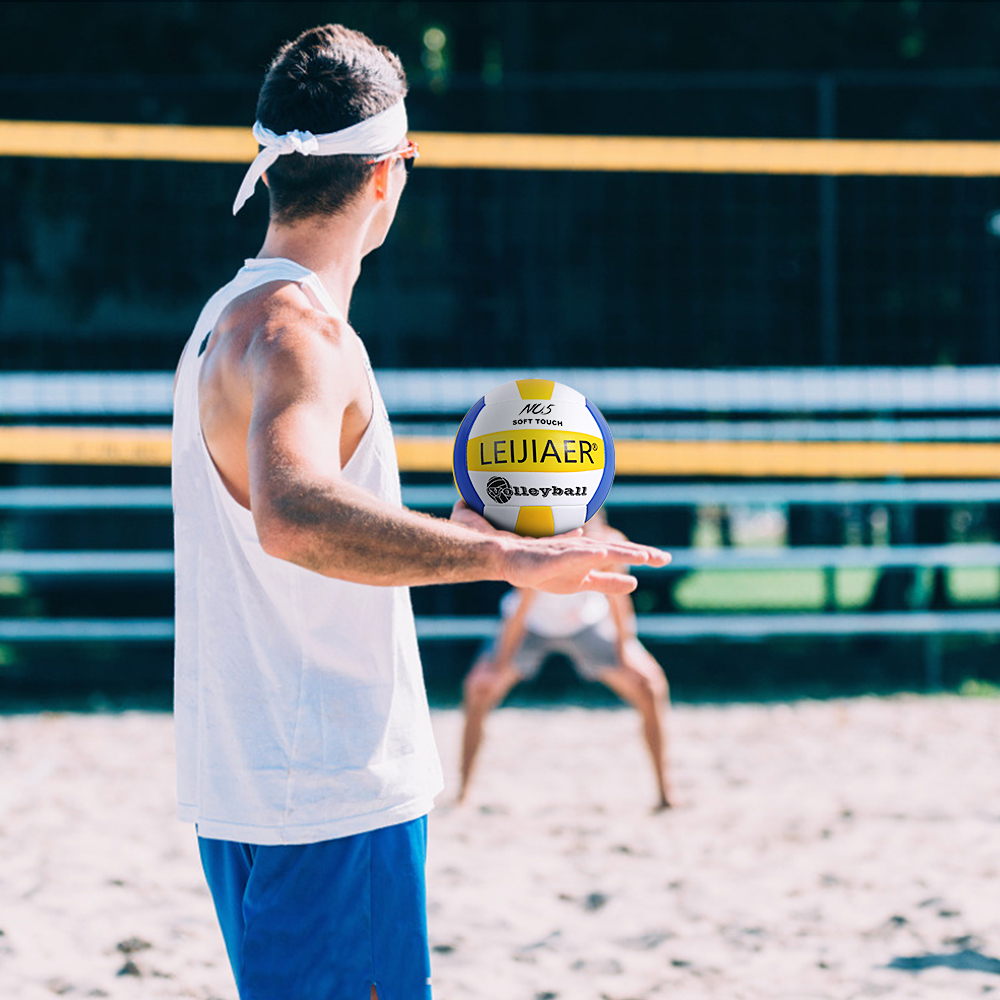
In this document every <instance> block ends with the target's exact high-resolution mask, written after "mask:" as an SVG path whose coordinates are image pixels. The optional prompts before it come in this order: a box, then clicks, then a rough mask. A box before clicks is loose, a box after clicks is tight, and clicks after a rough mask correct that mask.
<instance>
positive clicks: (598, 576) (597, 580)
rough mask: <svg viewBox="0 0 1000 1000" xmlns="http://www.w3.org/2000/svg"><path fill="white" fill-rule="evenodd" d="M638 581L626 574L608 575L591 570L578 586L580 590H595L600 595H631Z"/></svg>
mask: <svg viewBox="0 0 1000 1000" xmlns="http://www.w3.org/2000/svg"><path fill="white" fill-rule="evenodd" d="M638 585H639V581H638V580H637V579H636V578H635V577H634V576H631V575H630V574H628V573H608V572H604V571H602V570H597V569H595V570H591V571H590V572H589V573H588V574H587V575H586V577H584V579H583V583H582V584H581V585H580V589H581V590H596V591H597V592H598V593H601V594H611V595H614V594H631V593H632V591H633V590H635V588H636V587H637V586H638Z"/></svg>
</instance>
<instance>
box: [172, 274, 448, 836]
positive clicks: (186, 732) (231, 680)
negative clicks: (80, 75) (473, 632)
mask: <svg viewBox="0 0 1000 1000" xmlns="http://www.w3.org/2000/svg"><path fill="white" fill-rule="evenodd" d="M281 280H284V281H295V282H298V283H300V284H301V285H302V286H303V288H304V289H305V290H306V291H307V294H309V295H310V296H311V297H312V299H313V300H314V304H316V305H317V306H318V307H320V308H323V309H325V310H326V311H327V312H328V313H330V314H331V315H333V316H339V312H338V310H337V308H336V306H335V305H334V303H333V301H332V300H331V299H330V296H329V294H328V293H327V291H326V290H325V289H324V287H323V285H322V284H321V282H320V281H319V279H318V278H317V276H316V275H315V274H313V272H311V271H309V270H307V269H306V268H304V267H302V266H301V265H299V264H296V263H294V262H293V261H290V260H285V259H281V258H272V259H265V260H248V261H247V262H246V266H245V267H244V268H243V269H242V270H241V271H240V272H239V273H238V274H237V275H236V277H235V278H234V279H233V281H231V282H230V283H229V284H228V285H226V286H225V287H224V288H222V289H220V291H218V292H216V294H215V295H214V296H213V297H212V298H211V299H210V300H209V301H208V303H207V305H206V306H205V308H204V309H203V311H202V314H201V316H200V318H199V320H198V323H197V325H196V326H195V329H194V333H193V334H192V335H191V339H190V341H189V343H188V348H187V350H186V352H185V354H184V356H183V359H182V361H181V365H180V370H179V373H178V380H177V389H176V393H175V399H174V426H173V499H174V546H175V560H176V628H177V639H176V652H175V675H174V713H175V730H176V750H177V788H178V802H179V805H178V815H179V816H180V818H181V819H182V820H187V821H194V822H195V823H197V824H198V832H199V834H200V835H201V836H203V837H209V838H214V839H222V840H235V841H240V842H244V843H251V844H302V843H310V842H313V841H318V840H326V839H330V838H333V837H345V836H350V835H351V834H354V833H360V832H362V831H365V830H373V829H377V828H379V827H383V826H388V825H390V824H393V823H403V822H406V821H407V820H411V819H415V818H417V817H418V816H422V815H424V814H425V813H426V812H428V810H429V809H430V808H431V806H432V805H433V799H434V796H435V795H437V794H438V792H440V791H441V788H442V785H443V782H442V777H441V765H440V762H439V760H438V755H437V750H436V748H435V746H434V737H433V733H432V731H431V722H430V713H429V711H428V707H427V696H426V693H425V690H424V682H423V675H422V672H421V668H420V657H419V653H418V651H417V638H416V632H415V629H414V623H413V611H412V609H411V606H410V593H409V590H408V588H406V587H376V586H368V585H364V584H357V583H347V582H345V581H343V580H334V579H330V578H328V577H324V576H320V575H319V574H318V573H313V572H311V571H310V570H307V569H303V568H302V567H300V566H296V565H294V564H293V563H290V562H286V561H284V560H281V559H277V558H275V557H273V556H270V555H268V554H267V553H265V552H264V550H263V549H262V548H261V546H260V542H259V540H258V538H257V531H256V526H255V524H254V519H253V515H252V514H251V513H250V511H248V510H247V509H246V508H244V507H243V506H241V505H240V504H239V503H237V502H236V500H234V499H233V497H232V496H231V495H230V493H229V491H228V490H227V489H226V487H225V485H224V484H223V482H222V480H221V478H220V477H219V474H218V472H217V470H216V468H215V465H214V463H213V461H212V458H211V456H210V454H209V452H208V448H207V446H206V444H205V440H204V438H203V436H202V431H201V420H200V417H199V410H198V371H199V367H200V363H201V351H200V348H202V347H203V344H204V343H205V339H206V337H207V336H208V335H209V333H210V332H211V330H212V327H213V326H214V324H215V323H216V321H217V320H218V318H219V316H220V315H221V313H222V311H223V310H224V309H225V308H226V306H228V305H229V303H230V302H231V301H232V300H233V299H235V298H236V297H237V296H240V295H242V294H244V293H245V292H247V291H249V290H250V289H252V288H256V287H257V286H259V285H262V284H265V283H266V282H270V281H281ZM362 353H363V356H364V359H365V367H366V369H367V371H368V382H369V385H370V387H371V394H372V402H373V413H372V418H371V421H370V422H369V425H368V427H367V429H366V430H365V433H364V436H363V437H362V439H361V442H360V443H359V444H358V446H357V449H356V450H355V452H354V454H353V455H352V456H351V458H350V461H349V462H348V463H347V465H346V466H345V467H344V469H343V471H342V474H343V476H344V478H345V479H348V480H349V481H350V482H352V483H354V484H356V485H357V486H360V487H362V488H363V489H365V490H368V491H369V492H371V493H374V494H375V495H376V496H378V497H380V498H381V499H382V500H384V501H386V502H388V503H391V504H394V505H396V506H401V500H400V489H399V471H398V468H397V465H396V452H395V448H394V447H393V442H392V431H391V429H390V426H389V418H388V415H387V414H386V412H385V406H384V404H383V402H382V397H381V395H380V393H379V390H378V386H377V385H376V383H375V377H374V375H373V374H372V371H371V365H370V364H369V362H368V355H367V352H365V351H364V347H363V345H362Z"/></svg>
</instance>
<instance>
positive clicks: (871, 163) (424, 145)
mask: <svg viewBox="0 0 1000 1000" xmlns="http://www.w3.org/2000/svg"><path fill="white" fill-rule="evenodd" d="M411 134H412V137H413V138H414V139H415V140H416V141H417V142H418V143H419V144H420V160H419V161H418V163H419V165H420V166H425V167H441V168H471V169H484V170H485V169H490V170H595V171H647V172H672V173H712V174H822V175H871V176H910V177H995V176H998V175H1000V143H997V142H934V141H887V140H855V139H700V138H660V137H653V136H592V135H517V134H505V133H459V132H414V133H411ZM256 151H257V145H256V143H255V142H254V141H253V139H252V138H251V136H250V130H249V129H246V128H231V127H214V126H200V125H199V126H196V125H111V124H95V123H85V122H31V121H0V156H38V157H56V158H65V159H110V160H177V161H188V162H196V163H246V164H249V162H250V161H251V160H252V159H253V157H254V154H255V153H256Z"/></svg>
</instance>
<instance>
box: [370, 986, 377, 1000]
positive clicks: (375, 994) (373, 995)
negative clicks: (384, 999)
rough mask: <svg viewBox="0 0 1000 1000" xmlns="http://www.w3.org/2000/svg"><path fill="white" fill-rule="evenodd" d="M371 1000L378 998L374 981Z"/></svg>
mask: <svg viewBox="0 0 1000 1000" xmlns="http://www.w3.org/2000/svg"><path fill="white" fill-rule="evenodd" d="M371 1000H378V994H377V993H376V992H375V984H374V983H372V995H371Z"/></svg>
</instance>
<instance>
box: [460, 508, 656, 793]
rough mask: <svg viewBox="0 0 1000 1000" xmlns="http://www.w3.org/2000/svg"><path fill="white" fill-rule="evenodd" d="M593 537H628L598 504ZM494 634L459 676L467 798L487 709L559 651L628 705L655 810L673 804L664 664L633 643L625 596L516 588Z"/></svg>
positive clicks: (589, 527) (629, 601)
mask: <svg viewBox="0 0 1000 1000" xmlns="http://www.w3.org/2000/svg"><path fill="white" fill-rule="evenodd" d="M584 533H585V534H586V535H588V536H589V537H591V538H595V539H605V540H611V539H614V540H616V541H627V539H626V538H625V536H624V535H623V534H622V533H621V532H620V531H617V530H616V529H614V528H612V527H611V526H610V525H609V524H608V522H607V519H606V517H605V516H604V511H603V510H600V511H598V512H597V514H596V515H594V517H592V518H591V519H590V520H589V521H588V522H587V525H586V527H585V528H584ZM500 610H501V624H500V629H499V631H498V633H497V635H496V636H495V637H494V638H493V639H492V640H491V641H490V642H489V643H488V644H487V645H486V646H485V647H484V649H483V650H482V652H481V653H480V655H479V657H478V658H477V660H476V662H475V664H474V665H473V667H472V670H471V671H470V672H469V675H468V676H467V677H466V679H465V686H464V700H463V708H464V711H465V732H464V734H463V738H462V783H461V788H460V790H459V801H460V802H463V801H465V798H466V796H467V794H468V790H469V780H470V778H471V776H472V769H473V765H474V764H475V760H476V756H477V754H478V751H479V747H480V745H481V744H482V739H483V723H484V721H485V719H486V716H487V714H488V713H489V711H490V710H491V709H493V708H495V707H496V706H497V705H498V704H500V702H501V701H503V699H504V698H505V697H506V695H507V694H508V692H509V691H510V690H511V688H513V687H514V685H515V684H518V683H519V682H521V681H525V680H531V679H532V678H534V677H536V676H537V675H538V671H539V669H540V668H541V666H542V663H543V662H544V661H545V659H546V658H547V657H548V656H549V655H550V654H551V653H563V654H564V655H565V656H568V657H569V659H570V660H571V661H572V663H573V666H574V668H575V669H576V672H577V674H579V676H580V677H581V678H582V679H583V680H585V681H600V682H601V683H602V684H606V685H607V686H608V687H609V688H611V690H612V691H614V692H615V694H617V695H619V696H620V697H621V698H623V699H624V700H625V701H627V702H628V703H629V704H630V705H632V706H633V707H634V708H635V709H636V710H637V711H638V712H639V715H640V716H641V718H642V732H643V737H644V738H645V741H646V746H647V747H648V748H649V754H650V757H651V758H652V762H653V771H654V774H655V777H656V790H657V808H658V809H669V808H670V807H671V806H672V805H674V800H673V797H672V793H671V789H670V780H669V769H668V765H667V737H666V726H665V717H666V714H667V711H668V709H669V687H668V685H667V678H666V676H665V675H664V673H663V668H662V667H661V666H660V664H659V663H657V661H656V660H655V659H654V658H653V656H652V654H650V652H649V651H648V650H647V649H646V648H645V646H643V645H642V643H641V642H639V639H638V637H637V635H636V620H635V608H634V606H633V604H632V599H631V598H630V597H629V596H628V595H627V594H613V595H607V596H606V595H604V594H598V593H595V592H590V593H579V594H546V593H542V592H540V591H538V590H532V589H528V588H520V589H515V590H512V591H510V592H509V593H508V594H506V595H505V596H504V598H503V600H502V601H501V603H500Z"/></svg>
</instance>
